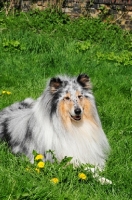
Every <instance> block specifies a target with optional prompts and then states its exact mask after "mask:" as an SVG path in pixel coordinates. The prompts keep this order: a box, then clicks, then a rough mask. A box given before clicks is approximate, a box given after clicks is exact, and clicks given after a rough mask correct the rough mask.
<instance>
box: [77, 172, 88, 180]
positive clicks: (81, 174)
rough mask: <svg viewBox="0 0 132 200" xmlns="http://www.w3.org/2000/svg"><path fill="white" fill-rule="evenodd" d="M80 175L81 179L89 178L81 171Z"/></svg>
mask: <svg viewBox="0 0 132 200" xmlns="http://www.w3.org/2000/svg"><path fill="white" fill-rule="evenodd" d="M78 177H79V178H80V179H83V180H86V178H87V176H86V175H85V174H84V173H79V174H78Z"/></svg>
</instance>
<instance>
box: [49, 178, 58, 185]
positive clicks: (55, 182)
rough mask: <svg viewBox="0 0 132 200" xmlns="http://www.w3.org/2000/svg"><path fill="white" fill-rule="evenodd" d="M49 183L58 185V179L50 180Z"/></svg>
mask: <svg viewBox="0 0 132 200" xmlns="http://www.w3.org/2000/svg"><path fill="white" fill-rule="evenodd" d="M50 181H51V182H52V183H54V184H57V183H59V179H58V178H52V179H51V180H50Z"/></svg>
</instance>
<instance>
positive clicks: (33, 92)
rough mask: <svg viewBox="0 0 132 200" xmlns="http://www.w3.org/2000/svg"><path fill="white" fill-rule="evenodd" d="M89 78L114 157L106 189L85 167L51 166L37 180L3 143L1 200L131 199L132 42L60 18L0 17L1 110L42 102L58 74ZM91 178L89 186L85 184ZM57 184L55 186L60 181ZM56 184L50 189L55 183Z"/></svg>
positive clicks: (98, 26)
mask: <svg viewBox="0 0 132 200" xmlns="http://www.w3.org/2000/svg"><path fill="white" fill-rule="evenodd" d="M83 72H84V73H87V74H88V75H89V76H90V78H91V81H92V83H93V91H94V95H95V97H96V102H97V107H98V111H99V115H100V117H101V121H102V125H103V128H104V131H105V133H106V135H107V137H108V139H109V142H110V146H111V154H110V156H109V159H108V161H107V163H106V168H105V171H104V172H103V176H105V177H107V178H108V179H110V180H112V182H113V184H112V185H101V184H100V183H98V182H97V181H96V180H94V179H92V178H91V174H89V172H87V171H83V168H82V166H81V167H79V168H77V169H74V168H73V166H72V165H66V163H67V162H68V161H67V160H63V161H62V163H61V164H60V163H57V162H55V163H54V164H53V163H48V162H47V163H45V165H44V168H43V169H42V170H41V171H40V172H37V171H36V170H35V169H36V168H35V164H31V163H30V162H29V161H28V159H27V158H25V157H24V156H15V155H13V154H12V153H11V152H10V150H9V149H8V148H7V144H6V143H3V142H1V143H0V199H2V200H15V199H19V200H20V199H24V200H25V199H27V200H30V199H31V200H39V199H46V200H48V199H49V200H55V199H56V200H64V199H65V200H66V199H67V200H73V199H74V200H85V199H90V200H101V199H103V200H111V199H114V200H129V199H132V192H131V185H132V178H131V170H132V165H131V164H132V153H131V152H132V122H131V117H132V112H131V108H132V99H131V98H132V35H131V34H130V33H129V32H126V31H122V30H121V29H120V28H119V27H117V26H115V25H112V24H107V23H105V22H103V21H101V20H100V19H91V18H90V19H88V18H79V19H76V20H70V19H69V17H68V16H66V15H64V14H63V13H59V12H58V13H57V12H56V11H55V10H47V11H45V12H39V11H32V12H29V13H17V14H16V15H14V16H7V17H5V15H4V13H3V12H1V13H0V109H2V108H4V107H5V106H8V105H10V104H12V103H13V102H15V101H20V100H23V99H24V98H26V97H33V98H37V97H39V96H40V95H41V93H42V91H43V89H44V87H45V84H46V81H47V79H49V78H50V77H52V76H55V75H56V74H68V75H72V76H73V75H75V76H77V75H78V74H79V73H83ZM79 173H84V174H85V175H86V177H87V179H79V177H78V174H79ZM53 178H56V179H53ZM52 179H53V180H54V181H55V183H54V181H51V180H52Z"/></svg>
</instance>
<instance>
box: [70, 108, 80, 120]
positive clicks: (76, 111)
mask: <svg viewBox="0 0 132 200" xmlns="http://www.w3.org/2000/svg"><path fill="white" fill-rule="evenodd" d="M81 114H82V110H81V109H80V108H75V110H74V115H71V118H72V119H74V120H75V121H79V120H81Z"/></svg>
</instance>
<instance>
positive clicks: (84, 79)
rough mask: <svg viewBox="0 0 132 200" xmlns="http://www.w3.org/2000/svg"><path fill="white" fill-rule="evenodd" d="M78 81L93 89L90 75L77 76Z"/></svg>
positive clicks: (86, 87) (85, 87) (84, 86)
mask: <svg viewBox="0 0 132 200" xmlns="http://www.w3.org/2000/svg"><path fill="white" fill-rule="evenodd" d="M77 82H78V83H79V84H80V85H81V86H82V87H83V88H84V89H91V83H90V79H89V76H87V75H86V74H80V75H79V76H78V77H77Z"/></svg>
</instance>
